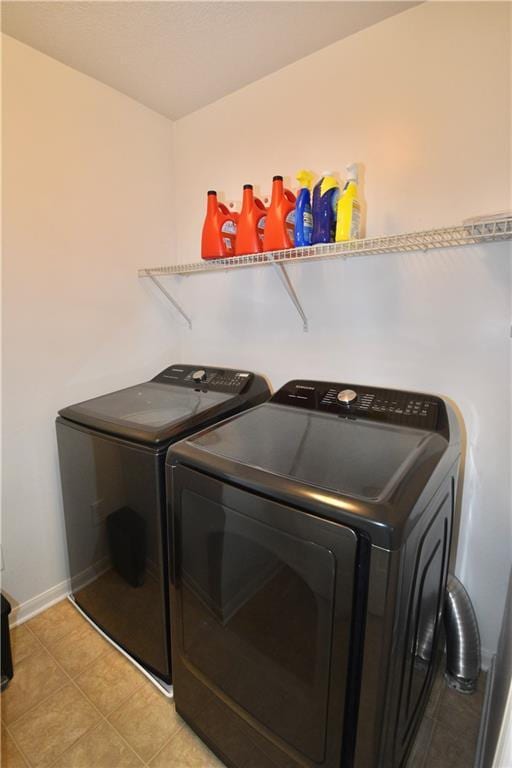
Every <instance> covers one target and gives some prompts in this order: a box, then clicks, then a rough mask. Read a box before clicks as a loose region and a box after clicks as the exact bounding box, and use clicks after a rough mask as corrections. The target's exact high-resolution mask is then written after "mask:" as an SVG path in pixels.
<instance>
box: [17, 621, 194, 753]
mask: <svg viewBox="0 0 512 768" xmlns="http://www.w3.org/2000/svg"><path fill="white" fill-rule="evenodd" d="M84 624H86V623H85V620H84ZM86 626H88V625H87V624H86ZM29 629H30V627H29ZM30 631H31V632H32V630H30ZM72 631H73V630H72ZM93 631H95V630H94V629H93ZM32 634H33V635H34V636H35V637H36V638H37V635H35V633H34V632H32ZM67 634H70V633H67ZM98 634H99V633H98ZM63 637H65V635H63ZM37 640H38V641H39V643H40V644H41V645H42V647H43V648H44V649H45V650H46V651H47V653H48V654H49V655H50V656H51V658H52V659H53V660H54V661H55V663H56V664H57V666H58V667H59V668H60V669H61V670H62V672H63V673H64V674H65V675H66V676H67V677H68V678H69V680H70V681H71V683H72V684H73V686H74V687H75V688H76V689H77V690H78V692H79V693H81V694H82V695H83V696H84V697H85V698H86V699H87V701H88V702H89V703H90V704H91V706H92V707H93V708H94V709H95V710H96V712H98V714H99V715H100V717H101V718H102V719H103V720H104V721H105V722H106V723H107V725H109V726H110V727H111V728H113V729H114V731H115V732H116V734H117V735H118V736H119V737H120V738H121V740H122V741H123V743H124V744H126V746H127V747H128V748H129V749H130V751H131V752H133V754H134V755H135V756H136V757H137V758H138V759H139V760H140V761H141V762H142V764H143V765H146V763H145V762H144V760H143V759H142V757H141V756H140V755H139V754H138V752H136V751H135V749H134V748H133V747H132V746H131V744H130V743H129V742H128V741H127V740H126V739H125V737H124V736H123V734H122V733H121V732H120V731H119V730H118V729H117V728H116V727H115V725H114V724H113V723H112V722H111V721H110V720H109V719H108V718H109V717H111V716H112V715H113V714H114V713H115V712H117V710H118V709H121V707H123V706H124V705H125V704H126V702H127V701H128V699H129V698H130V697H131V696H133V694H135V693H136V692H137V691H138V690H139V689H140V688H142V686H143V685H144V683H145V679H144V676H143V675H142V673H139V674H140V675H141V682H140V684H139V685H138V686H137V687H136V688H134V690H133V691H131V692H130V693H129V694H128V695H127V696H126V698H124V699H123V700H122V701H121V702H120V703H119V704H118V706H116V707H114V709H113V710H112V711H111V712H109V713H108V715H104V714H103V712H102V711H101V710H100V709H99V708H98V707H97V706H96V704H95V703H94V702H93V701H92V699H91V698H90V697H89V696H88V695H87V693H86V692H85V691H83V690H82V689H81V688H80V686H79V685H78V683H76V682H75V680H74V679H73V678H72V677H71V675H70V674H69V673H68V672H67V671H66V670H65V669H64V667H63V666H62V665H61V663H60V662H59V660H58V659H57V658H56V657H55V656H54V655H53V654H52V652H51V650H50V648H49V647H48V646H45V645H43V642H42V641H41V640H39V638H37ZM109 650H114V651H115V652H116V653H117V654H118V655H120V656H122V655H123V654H120V653H119V651H117V649H116V648H115V647H114V646H111V647H107V648H106V650H105V651H103V653H101V654H100V655H99V656H97V657H96V659H93V661H91V662H90V663H89V664H88V665H87V666H86V667H85V668H84V669H83V670H80V673H79V674H82V672H85V671H86V669H88V668H89V667H90V666H91V665H92V664H94V662H95V661H97V660H98V659H99V658H101V657H102V656H104V655H105V654H106V653H107V652H108V651H109ZM128 663H129V662H128ZM59 690H62V689H61V688H59ZM55 693H57V691H55ZM161 695H163V694H161ZM48 698H49V697H48ZM45 700H46V699H45ZM36 706H37V705H36ZM27 711H30V710H27ZM94 727H96V725H95V726H92V727H91V728H89V729H87V731H85V732H84V733H83V734H82V735H81V736H79V737H78V739H76V740H75V741H74V742H73V743H72V744H70V745H69V746H68V747H66V749H65V750H64V752H62V753H61V755H60V756H59V757H58V758H57V760H55V762H53V763H52V764H51V765H50V766H49V767H48V768H51V766H52V765H55V763H56V762H58V760H60V758H61V757H62V756H63V755H65V754H66V752H67V751H68V750H70V749H71V748H72V747H73V746H75V744H76V743H77V742H78V741H79V740H80V739H81V738H82V737H83V736H85V735H86V734H87V733H90V731H91V730H92V729H93V728H94ZM182 727H183V725H181V726H180V727H179V728H177V729H176V731H175V732H174V734H173V736H174V735H176V734H177V733H178V731H180V730H181V728H182ZM171 739H172V736H170V737H169V739H167V740H166V742H165V744H164V745H163V746H162V749H163V748H164V746H166V745H167V744H168V742H169V741H170V740H171ZM160 751H161V750H160V749H158V750H157V751H156V752H155V754H154V755H152V756H151V758H150V759H151V760H153V759H154V758H155V757H156V755H157V754H159V752H160ZM148 763H149V761H148ZM29 765H32V764H31V763H30V762H29Z"/></svg>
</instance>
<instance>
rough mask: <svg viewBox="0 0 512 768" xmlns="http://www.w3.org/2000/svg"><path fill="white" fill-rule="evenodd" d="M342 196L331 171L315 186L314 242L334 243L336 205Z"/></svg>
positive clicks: (323, 175) (312, 238) (324, 174)
mask: <svg viewBox="0 0 512 768" xmlns="http://www.w3.org/2000/svg"><path fill="white" fill-rule="evenodd" d="M339 196H340V188H339V186H338V182H337V181H336V179H335V178H334V176H333V175H332V174H331V173H330V172H325V173H323V174H322V178H321V179H320V181H319V182H317V183H316V184H315V186H314V188H313V206H312V207H313V234H312V236H311V242H312V243H332V242H334V236H335V234H336V206H337V203H338V198H339Z"/></svg>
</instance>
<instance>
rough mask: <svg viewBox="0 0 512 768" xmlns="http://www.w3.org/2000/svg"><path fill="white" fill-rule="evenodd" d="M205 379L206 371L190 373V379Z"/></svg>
mask: <svg viewBox="0 0 512 768" xmlns="http://www.w3.org/2000/svg"><path fill="white" fill-rule="evenodd" d="M205 379H206V371H203V369H202V368H201V370H199V371H194V373H193V374H192V381H204V380H205Z"/></svg>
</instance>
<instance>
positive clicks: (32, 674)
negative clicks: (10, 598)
mask: <svg viewBox="0 0 512 768" xmlns="http://www.w3.org/2000/svg"><path fill="white" fill-rule="evenodd" d="M11 645H12V652H13V661H14V677H13V679H12V680H11V682H10V684H9V686H8V688H7V689H6V690H5V691H4V692H3V693H2V695H1V699H0V704H1V710H2V752H1V765H2V768H140V767H141V766H151V768H159V767H160V766H172V767H173V768H222V763H220V762H219V760H217V758H216V757H215V756H214V755H213V754H212V753H211V752H210V750H208V749H207V748H206V747H205V746H204V745H203V744H202V742H201V741H200V740H199V739H198V738H197V737H196V736H195V734H194V733H193V732H192V731H191V730H190V729H189V728H188V726H187V725H186V724H185V723H184V722H183V720H182V719H181V718H180V717H179V716H178V715H177V714H176V711H175V708H174V704H173V702H172V700H170V699H167V698H166V697H165V696H163V695H162V694H160V693H159V692H158V691H157V690H156V689H155V687H154V686H153V685H152V684H151V683H150V682H149V680H148V679H147V678H146V677H145V676H144V675H143V674H142V673H141V672H139V671H138V670H137V669H136V668H135V667H134V666H133V665H132V664H130V663H129V662H128V661H127V660H126V659H125V658H124V656H123V655H122V654H120V653H118V652H117V651H116V650H115V649H114V648H113V647H112V646H111V645H110V644H109V643H107V641H106V640H104V639H103V638H102V637H101V635H100V634H99V633H98V632H96V631H95V630H94V629H93V628H92V627H91V626H90V625H89V623H88V622H87V621H85V619H84V618H83V617H82V616H81V615H80V614H79V613H78V611H76V610H75V609H74V608H73V606H72V605H70V604H69V602H68V601H67V600H64V601H62V602H60V603H58V604H57V605H55V606H53V607H52V608H49V609H48V610H47V611H45V612H44V613H42V614H40V615H39V616H36V617H35V618H33V619H31V620H30V621H28V622H26V623H25V624H22V625H20V626H19V627H16V628H15V629H13V630H11Z"/></svg>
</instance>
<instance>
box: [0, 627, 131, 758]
mask: <svg viewBox="0 0 512 768" xmlns="http://www.w3.org/2000/svg"><path fill="white" fill-rule="evenodd" d="M27 629H28V630H29V631H30V633H31V634H32V635H33V636H34V637H35V638H36V640H37V641H38V643H39V645H40V646H41V650H43V651H45V652H46V653H47V654H48V655H49V656H50V658H51V659H52V661H54V662H55V664H56V665H57V667H58V668H59V669H60V671H61V672H62V673H63V674H64V675H65V677H67V678H68V680H67V681H66V682H65V683H63V685H62V686H60V687H59V688H57V689H56V690H55V691H52V693H50V694H49V695H48V696H45V698H44V699H41V701H39V702H37V704H34V705H33V706H32V707H29V709H27V710H26V712H24V713H23V714H22V715H20V716H19V717H18V718H16V720H13V722H12V723H11V725H15V724H16V723H17V722H18V721H19V720H21V719H22V718H23V717H25V715H27V714H29V713H30V712H31V711H32V710H33V709H35V708H36V707H38V706H40V705H41V704H43V703H44V702H45V701H48V699H49V698H51V697H52V696H53V695H54V694H56V693H59V691H62V690H63V688H65V687H66V685H69V683H71V684H72V685H73V687H74V688H75V689H76V690H78V692H79V693H80V694H82V696H84V698H85V699H86V700H87V702H88V703H89V704H90V705H91V706H92V707H93V708H94V709H95V711H96V712H97V713H98V714H99V715H100V719H101V720H104V721H105V722H106V723H107V724H108V725H110V726H111V727H112V728H114V726H113V725H112V723H109V721H108V720H107V718H106V716H105V715H103V713H102V712H101V711H100V710H99V709H98V707H97V706H96V705H95V704H94V702H93V701H91V699H90V698H89V696H87V694H86V693H85V691H82V689H81V688H80V686H79V685H78V684H77V683H75V681H74V680H73V678H72V677H71V675H70V674H69V673H68V672H67V670H66V669H64V667H63V666H62V664H61V663H60V662H59V660H58V659H57V658H56V657H55V656H54V655H53V654H52V652H51V650H50V648H49V647H48V646H47V645H45V644H44V643H43V641H42V640H41V639H40V638H39V637H38V636H37V634H36V633H35V632H33V631H32V630H31V629H30V627H28V626H27ZM71 631H73V630H71ZM71 631H70V632H68V633H66V634H71ZM66 634H64V635H63V636H62V638H59V639H63V638H64V637H66ZM108 650H110V649H109V648H107V649H106V650H105V651H104V652H103V653H101V654H99V656H97V657H96V659H93V661H91V662H90V663H89V664H87V665H86V667H85V668H84V669H83V670H81V671H80V674H82V672H84V671H85V670H86V669H88V668H89V666H90V665H91V664H93V663H94V661H97V660H98V659H99V658H100V657H102V656H103V655H104V654H105V653H106V652H107V651H108ZM34 653H38V651H35V652H34ZM29 655H34V654H29ZM27 658H28V657H27ZM143 682H144V681H141V684H140V686H138V687H137V688H136V689H134V691H132V693H135V692H136V691H138V690H139V688H140V687H142V685H143ZM128 698H129V696H127V697H126V699H123V702H122V704H124V703H125V702H126V701H127V700H128ZM122 704H121V705H120V706H122ZM116 709H117V707H116ZM113 711H115V710H113ZM98 724H99V721H98V722H97V723H95V724H94V725H92V726H90V727H89V728H87V730H86V731H84V733H82V734H81V735H80V736H79V737H78V738H77V739H75V741H73V742H72V743H71V744H70V745H69V746H68V747H66V749H65V750H64V751H63V752H62V753H61V754H60V755H59V757H57V759H56V760H55V761H53V762H52V763H51V764H50V765H49V766H48V768H51V766H53V765H55V763H56V762H58V760H60V758H61V757H62V756H63V755H64V754H65V753H66V752H67V751H68V750H69V749H71V748H72V747H73V746H75V744H76V743H77V742H78V741H79V740H80V739H81V738H82V737H83V736H85V735H86V734H88V733H90V732H91V731H92V730H93V728H95V727H97V725H98ZM4 726H5V727H6V728H7V731H8V733H9V735H10V736H11V738H12V740H13V742H14V744H15V746H16V748H17V749H18V751H19V752H20V753H21V756H22V757H23V759H24V760H25V762H26V763H27V765H28V766H30V767H31V768H34V764H33V763H32V761H31V760H30V759H29V758H28V755H27V754H26V753H25V752H24V750H23V749H22V747H21V746H20V745H19V743H18V741H17V740H16V738H15V736H14V734H13V733H12V731H11V730H10V728H9V726H8V725H7V723H5V722H4ZM114 730H115V732H116V733H117V734H118V735H119V736H120V737H121V739H122V741H123V742H124V743H125V744H126V745H127V746H128V747H129V749H130V751H131V752H133V753H134V754H135V756H136V757H137V758H138V759H139V760H141V762H142V758H141V757H140V755H138V754H137V753H136V752H135V750H134V749H133V747H131V746H130V744H128V742H127V741H126V739H125V738H124V737H123V736H122V734H120V733H119V732H118V730H117V728H114Z"/></svg>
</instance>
